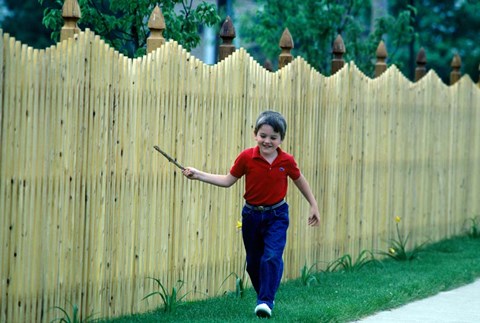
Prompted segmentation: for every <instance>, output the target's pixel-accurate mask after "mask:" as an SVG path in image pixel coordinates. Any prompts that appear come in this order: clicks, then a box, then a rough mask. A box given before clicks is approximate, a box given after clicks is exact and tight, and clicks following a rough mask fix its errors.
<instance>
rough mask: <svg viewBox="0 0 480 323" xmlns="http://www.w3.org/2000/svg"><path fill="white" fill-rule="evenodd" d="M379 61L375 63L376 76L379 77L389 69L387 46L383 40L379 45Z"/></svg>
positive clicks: (377, 54) (377, 53)
mask: <svg viewBox="0 0 480 323" xmlns="http://www.w3.org/2000/svg"><path fill="white" fill-rule="evenodd" d="M376 56H377V62H376V63H375V77H379V76H380V75H382V73H383V72H385V71H386V70H387V56H388V54H387V48H386V47H385V43H384V42H383V40H381V41H380V43H379V44H378V47H377V52H376Z"/></svg>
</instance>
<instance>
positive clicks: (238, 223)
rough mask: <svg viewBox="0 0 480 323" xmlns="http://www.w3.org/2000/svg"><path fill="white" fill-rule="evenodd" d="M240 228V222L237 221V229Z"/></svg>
mask: <svg viewBox="0 0 480 323" xmlns="http://www.w3.org/2000/svg"><path fill="white" fill-rule="evenodd" d="M241 228H242V221H237V229H241Z"/></svg>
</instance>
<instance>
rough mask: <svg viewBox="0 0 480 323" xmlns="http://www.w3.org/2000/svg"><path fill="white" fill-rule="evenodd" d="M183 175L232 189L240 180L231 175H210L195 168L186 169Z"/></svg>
mask: <svg viewBox="0 0 480 323" xmlns="http://www.w3.org/2000/svg"><path fill="white" fill-rule="evenodd" d="M182 173H183V175H185V177H187V178H188V179H196V180H199V181H201V182H205V183H208V184H212V185H215V186H220V187H230V186H232V185H233V184H235V183H236V182H237V181H238V178H237V177H235V176H233V175H232V174H230V173H228V174H226V175H219V174H210V173H206V172H202V171H200V170H198V169H195V168H193V167H185V169H184V170H183V171H182Z"/></svg>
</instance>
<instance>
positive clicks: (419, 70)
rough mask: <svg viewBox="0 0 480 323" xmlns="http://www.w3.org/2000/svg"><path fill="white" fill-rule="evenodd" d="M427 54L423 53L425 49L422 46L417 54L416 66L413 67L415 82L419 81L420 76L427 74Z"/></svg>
mask: <svg viewBox="0 0 480 323" xmlns="http://www.w3.org/2000/svg"><path fill="white" fill-rule="evenodd" d="M426 65H427V55H426V54H425V49H424V48H423V47H422V48H420V50H419V51H418V54H417V67H415V82H417V81H419V80H420V79H421V78H422V77H424V76H425V74H427V69H426V67H425V66H426Z"/></svg>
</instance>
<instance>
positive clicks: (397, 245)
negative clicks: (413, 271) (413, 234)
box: [379, 216, 426, 261]
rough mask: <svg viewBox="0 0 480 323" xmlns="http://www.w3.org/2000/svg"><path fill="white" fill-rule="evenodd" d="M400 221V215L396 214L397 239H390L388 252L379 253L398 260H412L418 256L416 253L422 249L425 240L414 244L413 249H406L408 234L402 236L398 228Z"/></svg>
mask: <svg viewBox="0 0 480 323" xmlns="http://www.w3.org/2000/svg"><path fill="white" fill-rule="evenodd" d="M400 221H401V218H400V217H398V216H397V217H395V225H396V229H397V239H391V240H390V244H391V246H390V248H389V249H388V252H379V253H380V254H382V255H386V256H388V257H390V258H392V259H395V260H398V261H406V260H408V261H410V260H414V259H416V258H417V257H418V254H419V253H420V252H421V251H422V250H423V248H424V246H425V244H426V242H424V243H422V244H420V245H416V246H415V247H414V248H413V249H407V243H408V239H409V236H410V234H407V235H406V236H405V237H403V235H402V233H401V232H400V228H399V224H400Z"/></svg>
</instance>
